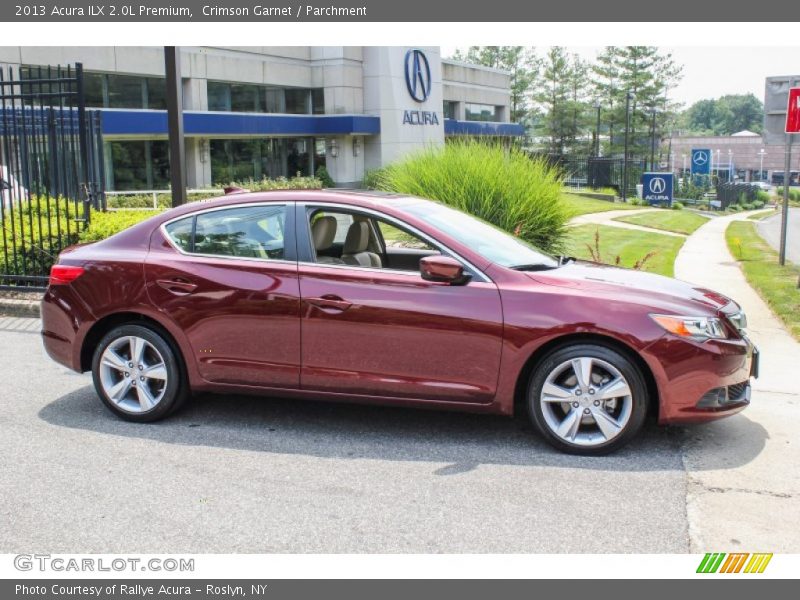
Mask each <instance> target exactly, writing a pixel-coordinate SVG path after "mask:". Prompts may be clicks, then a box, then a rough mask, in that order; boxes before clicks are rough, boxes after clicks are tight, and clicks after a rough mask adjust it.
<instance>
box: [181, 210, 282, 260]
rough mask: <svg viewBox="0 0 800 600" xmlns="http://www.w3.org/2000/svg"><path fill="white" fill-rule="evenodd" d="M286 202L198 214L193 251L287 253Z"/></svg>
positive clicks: (250, 255) (246, 255) (244, 254)
mask: <svg viewBox="0 0 800 600" xmlns="http://www.w3.org/2000/svg"><path fill="white" fill-rule="evenodd" d="M285 218H286V211H285V207H284V206H283V205H272V204H271V205H268V206H247V207H240V208H231V209H226V210H215V211H211V212H207V213H201V214H199V215H197V223H196V225H195V237H194V252H195V253H197V254H213V255H217V256H238V257H242V258H271V259H282V258H283V257H284V226H285Z"/></svg>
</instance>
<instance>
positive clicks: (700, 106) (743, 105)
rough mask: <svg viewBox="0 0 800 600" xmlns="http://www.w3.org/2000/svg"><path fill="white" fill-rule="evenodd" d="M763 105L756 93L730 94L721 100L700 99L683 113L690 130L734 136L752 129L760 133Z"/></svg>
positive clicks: (692, 131)
mask: <svg viewBox="0 0 800 600" xmlns="http://www.w3.org/2000/svg"><path fill="white" fill-rule="evenodd" d="M763 122H764V104H763V103H762V102H761V100H759V99H758V98H756V97H755V96H754V95H753V94H730V95H727V96H722V97H721V98H719V99H716V100H715V99H707V100H698V101H697V102H695V103H694V104H692V105H691V106H690V107H689V108H688V109H686V111H684V113H683V114H682V115H681V124H682V126H683V127H684V128H685V129H686V130H687V132H688V133H694V134H707V135H731V134H734V133H736V132H738V131H743V130H749V131H754V132H755V133H761V131H762V128H763Z"/></svg>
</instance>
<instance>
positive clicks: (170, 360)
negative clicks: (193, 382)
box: [92, 324, 189, 423]
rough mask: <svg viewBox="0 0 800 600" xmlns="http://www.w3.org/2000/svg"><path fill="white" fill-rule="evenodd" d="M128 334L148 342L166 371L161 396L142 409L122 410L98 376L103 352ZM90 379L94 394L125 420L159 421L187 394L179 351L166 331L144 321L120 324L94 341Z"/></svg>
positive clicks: (174, 408)
mask: <svg viewBox="0 0 800 600" xmlns="http://www.w3.org/2000/svg"><path fill="white" fill-rule="evenodd" d="M128 336H133V337H138V338H141V339H143V340H146V341H147V342H149V344H151V345H152V347H153V348H154V349H155V350H157V351H158V353H159V354H160V357H161V358H162V359H163V364H164V370H165V372H166V382H165V383H164V384H163V387H162V388H161V390H163V395H160V400H159V401H158V402H157V403H156V404H155V406H154V407H153V408H151V409H149V410H141V412H131V411H130V410H125V409H124V408H123V407H122V406H121V405H120V404H117V403H116V402H114V401H113V400H112V399H111V398H110V397H109V395H108V394H107V393H106V390H105V388H104V386H103V383H102V378H101V365H100V363H101V360H102V357H103V353H104V352H105V350H106V349H107V348H108V347H109V346H110V345H112V344H113V343H114V342H117V341H119V340H120V338H124V337H128ZM133 379H134V380H135V379H137V378H136V377H135V376H134V378H133ZM92 380H93V382H94V387H95V390H96V392H97V395H98V396H99V397H100V400H102V401H103V404H105V405H106V406H107V407H108V408H109V410H111V412H113V413H114V414H115V415H117V416H118V417H120V418H122V419H124V420H126V421H134V422H138V423H149V422H152V421H158V420H159V419H163V418H164V417H166V416H167V415H169V414H170V413H172V412H174V411H176V410H177V409H178V408H179V407H180V406H181V405H182V404H183V403H184V402H185V401H186V399H187V398H188V397H189V385H188V380H187V377H186V373H185V369H184V367H183V363H182V361H181V357H180V355H179V351H178V350H177V349H176V348H175V347H174V346H173V345H172V344H171V343H170V342H169V341H168V340H167V338H166V336H165V334H163V333H162V332H160V331H158V330H156V328H151V327H148V326H144V325H134V324H128V325H120V326H118V327H115V328H114V329H112V330H111V331H109V332H108V333H107V334H106V335H104V336H103V338H102V339H101V340H100V342H99V343H98V344H97V347H96V348H95V351H94V356H93V357H92ZM134 392H135V390H133V391H132V392H131V394H132V393H134Z"/></svg>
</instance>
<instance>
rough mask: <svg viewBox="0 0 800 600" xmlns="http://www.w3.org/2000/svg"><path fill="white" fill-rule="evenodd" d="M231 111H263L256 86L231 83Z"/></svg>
mask: <svg viewBox="0 0 800 600" xmlns="http://www.w3.org/2000/svg"><path fill="white" fill-rule="evenodd" d="M230 88H231V92H230V94H231V108H230V110H231V112H263V107H262V103H261V93H260V91H261V90H260V89H259V88H258V86H255V85H240V84H231V85H230Z"/></svg>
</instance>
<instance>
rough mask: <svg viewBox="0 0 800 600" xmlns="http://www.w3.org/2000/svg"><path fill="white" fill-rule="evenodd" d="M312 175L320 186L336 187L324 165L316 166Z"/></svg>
mask: <svg viewBox="0 0 800 600" xmlns="http://www.w3.org/2000/svg"><path fill="white" fill-rule="evenodd" d="M314 176H315V177H316V178H317V179H318V180H319V182H320V184H321V186H322V187H326V188H332V187H336V183H335V182H334V181H333V177H331V174H330V173H328V169H326V168H325V167H320V168H318V169H317V170H316V171H315V173H314Z"/></svg>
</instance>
